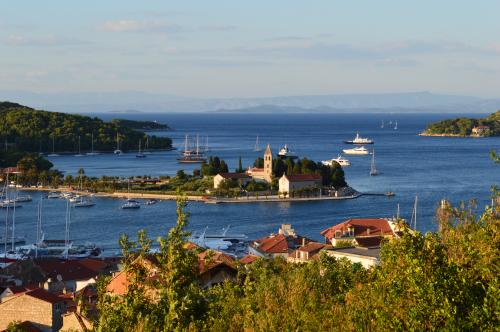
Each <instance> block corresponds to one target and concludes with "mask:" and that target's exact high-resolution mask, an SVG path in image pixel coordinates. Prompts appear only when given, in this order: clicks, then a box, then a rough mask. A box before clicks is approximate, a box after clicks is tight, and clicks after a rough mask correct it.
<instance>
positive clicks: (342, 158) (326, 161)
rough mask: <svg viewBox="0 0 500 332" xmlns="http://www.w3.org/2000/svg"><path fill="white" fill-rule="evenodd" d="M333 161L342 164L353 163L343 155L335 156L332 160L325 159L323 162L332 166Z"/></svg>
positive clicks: (348, 164)
mask: <svg viewBox="0 0 500 332" xmlns="http://www.w3.org/2000/svg"><path fill="white" fill-rule="evenodd" d="M333 162H336V163H338V164H340V166H350V165H351V163H350V162H349V159H346V158H344V157H342V156H341V155H339V156H338V157H337V158H333V159H330V160H323V161H322V162H321V163H322V164H323V165H325V166H332V165H333Z"/></svg>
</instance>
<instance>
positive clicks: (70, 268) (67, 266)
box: [35, 259, 104, 280]
mask: <svg viewBox="0 0 500 332" xmlns="http://www.w3.org/2000/svg"><path fill="white" fill-rule="evenodd" d="M35 264H36V265H38V266H39V267H40V269H42V271H43V272H45V273H46V274H47V275H48V277H50V278H54V279H55V278H57V276H58V275H60V276H61V277H62V280H88V279H91V278H94V277H96V276H97V275H98V274H99V269H98V267H99V266H102V267H103V266H104V265H101V264H100V263H98V262H95V260H92V262H88V261H87V262H85V260H64V261H62V260H54V259H39V260H36V261H35ZM103 264H104V262H103Z"/></svg>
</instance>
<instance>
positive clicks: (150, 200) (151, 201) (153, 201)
mask: <svg viewBox="0 0 500 332" xmlns="http://www.w3.org/2000/svg"><path fill="white" fill-rule="evenodd" d="M156 203H158V201H157V200H156V199H154V198H153V199H149V200H147V201H146V203H144V204H146V205H154V204H156Z"/></svg>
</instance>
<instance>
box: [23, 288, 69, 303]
mask: <svg viewBox="0 0 500 332" xmlns="http://www.w3.org/2000/svg"><path fill="white" fill-rule="evenodd" d="M24 295H28V296H31V297H34V298H36V299H39V300H42V301H45V302H49V303H52V304H55V303H58V302H63V300H62V299H61V298H59V297H58V296H56V295H54V294H52V293H49V292H47V291H46V290H45V289H43V288H37V289H34V290H30V291H28V292H26V293H24Z"/></svg>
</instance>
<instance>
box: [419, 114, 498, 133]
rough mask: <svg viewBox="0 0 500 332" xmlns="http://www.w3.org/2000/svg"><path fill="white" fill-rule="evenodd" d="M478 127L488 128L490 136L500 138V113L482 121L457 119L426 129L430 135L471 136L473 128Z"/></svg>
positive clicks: (432, 125) (429, 126)
mask: <svg viewBox="0 0 500 332" xmlns="http://www.w3.org/2000/svg"><path fill="white" fill-rule="evenodd" d="M477 126H488V127H489V133H488V136H500V111H497V112H496V113H493V114H491V115H490V116H488V117H486V118H481V119H471V118H456V119H447V120H442V121H439V122H435V123H431V124H429V125H428V126H427V128H426V129H425V133H426V134H430V135H458V136H470V135H471V133H472V128H474V127H477Z"/></svg>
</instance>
